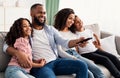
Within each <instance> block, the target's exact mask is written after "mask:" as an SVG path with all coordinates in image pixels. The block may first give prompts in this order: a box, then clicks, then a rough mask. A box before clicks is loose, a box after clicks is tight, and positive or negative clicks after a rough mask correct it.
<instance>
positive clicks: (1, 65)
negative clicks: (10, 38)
mask: <svg viewBox="0 0 120 78" xmlns="http://www.w3.org/2000/svg"><path fill="white" fill-rule="evenodd" d="M5 35H6V33H1V32H0V72H3V71H5V69H6V67H7V64H8V61H9V59H10V56H8V55H7V54H5V53H3V43H4V37H5Z"/></svg>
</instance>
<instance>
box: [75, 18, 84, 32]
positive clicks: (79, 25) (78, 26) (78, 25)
mask: <svg viewBox="0 0 120 78" xmlns="http://www.w3.org/2000/svg"><path fill="white" fill-rule="evenodd" d="M74 26H75V27H76V30H81V29H82V28H83V21H82V20H81V19H80V18H79V17H75V20H74Z"/></svg>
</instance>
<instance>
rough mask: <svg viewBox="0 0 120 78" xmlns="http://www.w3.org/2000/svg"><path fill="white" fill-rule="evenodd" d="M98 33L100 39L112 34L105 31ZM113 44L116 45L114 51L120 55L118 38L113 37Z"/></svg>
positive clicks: (119, 37) (119, 40) (119, 39)
mask: <svg viewBox="0 0 120 78" xmlns="http://www.w3.org/2000/svg"><path fill="white" fill-rule="evenodd" d="M100 33H101V38H105V37H108V36H111V35H113V34H112V33H109V32H105V31H101V32H100ZM115 44H116V50H117V52H118V54H120V36H117V35H115Z"/></svg>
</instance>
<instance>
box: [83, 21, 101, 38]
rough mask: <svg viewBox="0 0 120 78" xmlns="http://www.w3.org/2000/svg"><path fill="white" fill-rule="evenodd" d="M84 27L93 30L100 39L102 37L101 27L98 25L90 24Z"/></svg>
mask: <svg viewBox="0 0 120 78" xmlns="http://www.w3.org/2000/svg"><path fill="white" fill-rule="evenodd" d="M84 27H85V28H86V29H90V30H92V31H93V32H94V33H95V34H96V35H97V36H98V38H100V35H101V34H100V27H99V25H98V24H97V23H95V24H90V25H85V26H84Z"/></svg>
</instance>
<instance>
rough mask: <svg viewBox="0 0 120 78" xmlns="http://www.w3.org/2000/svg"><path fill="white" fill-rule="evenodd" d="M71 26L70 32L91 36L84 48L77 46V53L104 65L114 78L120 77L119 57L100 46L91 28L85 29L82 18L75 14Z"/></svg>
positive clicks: (86, 36)
mask: <svg viewBox="0 0 120 78" xmlns="http://www.w3.org/2000/svg"><path fill="white" fill-rule="evenodd" d="M72 27H73V29H72V30H73V31H72V32H73V33H75V34H77V36H78V37H81V36H82V37H84V38H89V37H92V39H91V40H89V41H88V43H87V45H86V46H85V47H84V48H83V47H80V46H78V53H79V54H81V55H82V56H83V57H86V58H88V59H90V60H93V61H94V62H95V63H96V64H101V65H103V66H105V67H106V68H107V69H108V70H109V71H110V72H111V74H112V75H113V76H114V77H115V78H120V61H119V59H118V58H117V57H115V56H114V55H112V54H110V53H108V52H105V51H104V50H103V49H102V48H101V46H100V41H99V39H98V37H97V35H96V34H95V33H94V32H92V31H91V30H89V29H85V28H84V26H83V22H82V20H81V19H80V18H79V17H78V16H75V22H74V24H73V26H72Z"/></svg>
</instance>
